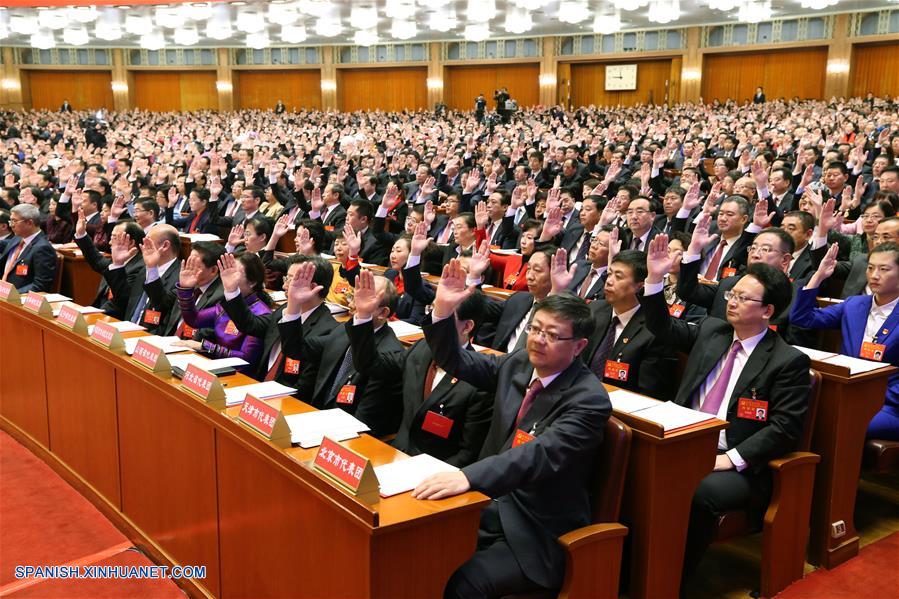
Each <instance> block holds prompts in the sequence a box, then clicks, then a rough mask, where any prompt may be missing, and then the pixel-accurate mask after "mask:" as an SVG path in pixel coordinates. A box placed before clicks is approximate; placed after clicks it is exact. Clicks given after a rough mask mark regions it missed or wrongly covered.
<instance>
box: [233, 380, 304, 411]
mask: <svg viewBox="0 0 899 599" xmlns="http://www.w3.org/2000/svg"><path fill="white" fill-rule="evenodd" d="M248 393H249V394H250V395H252V396H253V397H255V398H257V399H269V398H271V397H280V396H282V395H291V394H293V393H296V389H294V388H293V387H288V386H287V385H282V384H281V383H279V382H277V381H266V382H264V383H255V384H253V385H243V386H242V387H232V388H230V389H225V405H227V406H236V405H237V404H242V403H243V400H244V399H246V396H247V394H248Z"/></svg>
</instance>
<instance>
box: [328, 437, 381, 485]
mask: <svg viewBox="0 0 899 599" xmlns="http://www.w3.org/2000/svg"><path fill="white" fill-rule="evenodd" d="M312 466H313V467H314V468H315V469H317V470H318V471H320V472H322V473H324V474H325V475H327V476H328V478H331V479H333V480H335V481H337V482H338V483H340V484H341V485H342V486H344V487H346V488H348V489H349V490H350V491H352V492H353V494H354V495H368V494H369V493H375V494H377V493H378V491H379V486H378V477H377V476H375V470H374V468H372V467H371V462H369V461H368V458H366V457H363V456H361V455H359V454H358V453H356V452H355V451H352V450H350V449H347V448H346V447H344V446H343V445H341V444H340V443H338V442H337V441H334V440H332V439H329V438H328V437H324V438H323V439H322V444H321V446H319V448H318V453H317V454H315V460H314V461H313V462H312Z"/></svg>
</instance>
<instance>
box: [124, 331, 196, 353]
mask: <svg viewBox="0 0 899 599" xmlns="http://www.w3.org/2000/svg"><path fill="white" fill-rule="evenodd" d="M138 341H146V342H147V343H149V344H150V345H153V346H155V347H158V348H159V349H161V350H162V351H163V352H164V353H167V354H174V353H177V352H182V351H190V348H189V347H184V346H183V345H175V342H176V341H181V338H180V337H160V336H159V335H147V336H146V337H129V338H128V339H125V353H127V354H128V355H129V356H130V355H131V354H133V353H134V348H136V347H137V342H138Z"/></svg>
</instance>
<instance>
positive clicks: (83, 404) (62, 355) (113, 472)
mask: <svg viewBox="0 0 899 599" xmlns="http://www.w3.org/2000/svg"><path fill="white" fill-rule="evenodd" d="M59 329H60V330H59V332H54V331H52V330H47V331H44V348H45V352H46V362H47V410H48V420H49V423H50V449H51V451H53V453H55V454H57V455H58V456H59V457H61V458H62V459H63V460H64V461H65V462H66V463H67V464H68V465H69V466H70V467H71V468H72V469H73V470H75V471H76V472H78V473H79V474H80V475H81V476H82V478H84V479H85V481H87V482H88V483H90V484H91V485H93V486H94V487H95V488H96V489H97V490H98V491H99V492H100V493H101V494H102V495H103V496H104V497H106V499H107V500H109V502H110V503H112V504H113V505H115V506H116V507H117V508H119V509H121V506H122V504H121V491H120V488H119V442H118V430H117V424H116V399H115V398H116V389H115V369H114V368H113V367H112V365H111V364H110V363H109V362H108V361H106V360H102V359H86V358H87V356H86V355H85V352H98V351H102V350H101V348H99V347H97V348H96V349H95V348H86V347H85V345H86V344H90V341H88V340H86V339H84V340H82V341H81V342H80V343H77V342H73V341H74V340H73V339H72V338H71V333H70V332H68V331H66V330H65V329H63V328H62V327H59Z"/></svg>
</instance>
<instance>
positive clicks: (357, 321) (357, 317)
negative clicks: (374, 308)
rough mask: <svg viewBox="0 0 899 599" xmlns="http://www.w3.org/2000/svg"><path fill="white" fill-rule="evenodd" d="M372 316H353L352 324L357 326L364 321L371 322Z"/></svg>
mask: <svg viewBox="0 0 899 599" xmlns="http://www.w3.org/2000/svg"><path fill="white" fill-rule="evenodd" d="M371 320H372V318H371V316H369V317H368V318H360V317H359V316H353V326H354V327H356V326H359V325H360V324H365V323H366V322H371Z"/></svg>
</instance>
